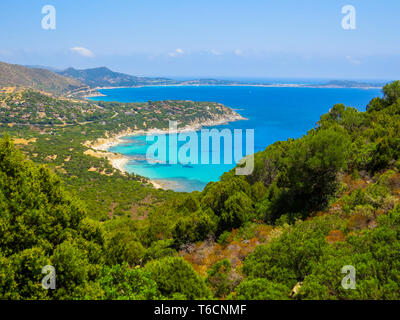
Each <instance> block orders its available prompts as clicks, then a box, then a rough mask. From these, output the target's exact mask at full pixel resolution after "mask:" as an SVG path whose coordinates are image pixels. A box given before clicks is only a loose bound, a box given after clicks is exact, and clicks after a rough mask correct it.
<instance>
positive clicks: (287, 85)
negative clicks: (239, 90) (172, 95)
mask: <svg viewBox="0 0 400 320" xmlns="http://www.w3.org/2000/svg"><path fill="white" fill-rule="evenodd" d="M146 87H263V88H312V89H363V90H379V89H382V88H383V87H380V86H355V87H345V86H339V85H318V84H315V85H313V84H298V83H276V84H252V83H232V84H184V83H183V84H178V83H177V84H154V85H139V86H116V87H96V88H94V90H112V89H131V88H146ZM97 96H106V95H104V94H102V93H100V94H99V95H97ZM85 97H86V96H85ZM87 97H88V98H90V97H96V96H91V95H88V96H87Z"/></svg>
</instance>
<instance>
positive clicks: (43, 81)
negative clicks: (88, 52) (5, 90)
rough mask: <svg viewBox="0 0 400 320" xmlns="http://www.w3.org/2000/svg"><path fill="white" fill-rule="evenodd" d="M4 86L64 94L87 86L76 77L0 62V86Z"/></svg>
mask: <svg viewBox="0 0 400 320" xmlns="http://www.w3.org/2000/svg"><path fill="white" fill-rule="evenodd" d="M5 86H17V87H30V88H35V89H38V90H43V91H47V92H50V93H54V94H66V93H68V92H70V91H73V90H77V89H80V88H83V87H87V86H86V85H85V84H83V83H82V82H80V81H79V80H77V79H73V78H69V77H63V76H62V75H59V74H57V73H54V72H52V71H49V70H45V69H38V68H28V67H23V66H21V65H16V64H8V63H4V62H0V87H5Z"/></svg>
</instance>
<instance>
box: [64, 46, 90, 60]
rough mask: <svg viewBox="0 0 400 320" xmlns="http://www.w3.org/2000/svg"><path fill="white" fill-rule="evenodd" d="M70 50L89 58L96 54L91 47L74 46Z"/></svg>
mask: <svg viewBox="0 0 400 320" xmlns="http://www.w3.org/2000/svg"><path fill="white" fill-rule="evenodd" d="M69 50H71V51H72V52H75V53H77V54H80V55H81V56H84V57H87V58H93V57H94V54H93V52H92V51H90V50H89V49H86V48H83V47H73V48H70V49H69Z"/></svg>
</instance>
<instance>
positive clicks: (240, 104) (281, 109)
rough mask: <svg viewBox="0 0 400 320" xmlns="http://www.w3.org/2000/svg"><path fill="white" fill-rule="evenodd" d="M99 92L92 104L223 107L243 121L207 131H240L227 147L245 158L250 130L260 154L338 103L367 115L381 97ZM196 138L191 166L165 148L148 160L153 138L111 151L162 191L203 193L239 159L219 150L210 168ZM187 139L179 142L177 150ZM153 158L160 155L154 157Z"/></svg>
mask: <svg viewBox="0 0 400 320" xmlns="http://www.w3.org/2000/svg"><path fill="white" fill-rule="evenodd" d="M99 91H100V92H101V93H102V94H104V95H105V96H101V97H94V98H91V99H92V100H97V101H99V100H103V101H118V102H146V101H159V100H191V101H208V102H219V103H222V104H224V105H226V106H228V107H230V108H232V109H234V110H235V111H236V112H237V113H239V114H240V115H242V116H243V117H244V118H246V119H247V120H241V121H235V122H230V123H228V124H224V125H219V126H215V127H212V128H207V129H210V130H211V129H217V130H219V132H221V130H223V129H229V130H230V132H232V136H233V140H234V137H235V136H234V134H233V132H234V130H235V129H238V130H241V131H236V132H241V133H242V143H241V144H237V143H236V144H235V142H234V141H233V142H232V146H230V145H228V147H229V148H233V149H235V148H236V149H238V148H239V149H240V148H241V149H242V150H241V151H242V155H243V156H244V155H246V154H247V153H251V152H249V151H247V152H246V146H247V145H249V146H251V141H250V140H251V134H250V133H251V130H254V131H253V132H254V140H253V141H254V143H253V148H249V149H250V150H253V151H254V152H258V151H261V150H264V149H265V148H266V147H268V145H270V144H272V143H274V142H276V141H279V140H287V139H289V138H294V139H295V138H299V137H301V136H302V135H304V134H306V133H307V131H308V130H310V129H312V128H314V127H315V126H316V122H317V121H318V120H319V119H320V116H321V115H322V114H324V113H327V112H328V111H329V109H330V108H332V107H333V106H334V105H335V104H337V103H343V104H345V105H346V106H351V107H354V108H356V109H358V110H360V111H365V110H366V106H367V104H368V103H369V101H370V100H371V99H372V98H374V97H377V96H382V92H381V90H379V89H356V88H309V87H261V86H151V87H138V88H115V89H101V90H99ZM246 130H247V131H246ZM225 132H226V130H225ZM246 132H247V133H248V137H250V138H249V140H248V141H249V142H248V143H247V142H246ZM196 135H197V137H198V139H197V142H195V143H196V144H197V151H198V153H199V157H198V161H193V163H190V162H188V161H186V162H185V161H183V163H180V161H179V159H178V161H177V163H174V161H170V159H173V155H172V156H171V155H170V154H169V152H168V150H167V152H166V154H167V156H166V158H165V159H166V160H167V161H147V159H148V156H147V158H146V153H148V151H149V148H150V147H151V146H152V145H153V146H154V143H155V142H157V141H161V140H158V137H153V139H154V140H153V141H149V138H148V137H146V136H145V135H140V136H127V137H123V138H122V142H121V143H120V144H118V145H115V146H112V147H111V148H110V149H109V151H112V152H118V153H121V154H123V155H126V156H127V157H129V159H130V161H129V162H128V163H127V164H126V165H125V169H126V170H127V171H128V172H132V173H135V174H138V175H141V176H144V177H147V178H149V179H151V180H153V181H155V182H156V183H157V184H159V185H161V186H162V187H163V188H164V189H171V190H174V191H179V192H191V191H195V190H197V191H201V190H203V189H204V187H205V186H206V185H207V183H209V182H211V181H217V180H219V178H220V176H221V175H222V174H223V173H224V172H226V171H229V170H231V169H232V168H234V167H235V166H236V163H237V160H238V159H233V158H234V157H233V156H232V157H231V156H230V155H229V153H228V156H226V158H227V160H225V156H224V155H225V154H226V152H225V153H224V152H221V154H222V156H221V159H220V160H221V161H220V162H221V164H213V163H212V154H211V153H212V152H213V148H212V147H210V148H209V149H210V150H205V151H204V150H202V148H201V134H200V132H196ZM170 139H176V136H174V135H171V137H170V136H168V135H167V136H166V141H165V142H166V144H165V145H166V147H167V149H168V147H169V140H170ZM187 141H188V140H187ZM187 141H179V142H178V144H177V147H178V148H177V152H179V150H180V148H181V147H182V146H183V145H184V144H185V143H186V142H187ZM210 144H211V142H210ZM211 145H212V144H211ZM224 148H225V145H224V140H223V139H221V144H220V151H224V150H225V149H224ZM192 149H194V148H192ZM190 152H192V151H190ZM190 152H189V153H188V154H187V155H189V154H190ZM202 152H203V153H204V152H209V153H210V154H209V159H210V160H209V161H208V163H207V161H201V159H200V155H201V153H202ZM234 152H235V150H232V154H234ZM155 156H159V155H158V154H157V153H155ZM170 156H171V157H172V158H170ZM203 156H204V154H203ZM228 158H229V159H228ZM165 159H164V160H165ZM192 159H193V158H192Z"/></svg>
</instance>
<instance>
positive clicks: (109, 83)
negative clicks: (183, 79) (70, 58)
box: [58, 67, 179, 88]
mask: <svg viewBox="0 0 400 320" xmlns="http://www.w3.org/2000/svg"><path fill="white" fill-rule="evenodd" d="M58 74H60V75H62V76H65V77H70V78H73V79H77V80H78V81H81V82H83V83H85V84H86V85H88V86H90V87H92V88H96V87H125V86H127V87H131V86H141V85H159V84H176V83H178V82H179V81H175V80H171V79H167V78H146V77H136V76H131V75H129V74H125V73H120V72H114V71H112V70H110V69H108V68H106V67H99V68H92V69H83V70H78V69H74V68H68V69H66V70H64V71H59V72H58Z"/></svg>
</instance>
